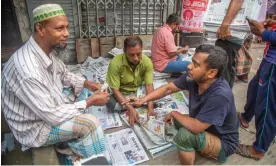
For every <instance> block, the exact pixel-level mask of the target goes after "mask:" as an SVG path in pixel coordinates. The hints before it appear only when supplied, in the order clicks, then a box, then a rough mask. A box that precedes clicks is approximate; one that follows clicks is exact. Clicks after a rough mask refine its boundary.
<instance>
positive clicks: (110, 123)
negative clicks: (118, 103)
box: [85, 106, 122, 130]
mask: <svg viewBox="0 0 276 166" xmlns="http://www.w3.org/2000/svg"><path fill="white" fill-rule="evenodd" d="M85 113H91V114H93V115H95V116H96V117H97V119H98V120H99V121H100V123H101V126H102V128H103V130H106V129H110V128H115V127H120V126H122V121H121V119H120V116H119V114H118V113H110V112H108V109H107V107H106V106H91V107H89V108H88V109H86V110H85Z"/></svg>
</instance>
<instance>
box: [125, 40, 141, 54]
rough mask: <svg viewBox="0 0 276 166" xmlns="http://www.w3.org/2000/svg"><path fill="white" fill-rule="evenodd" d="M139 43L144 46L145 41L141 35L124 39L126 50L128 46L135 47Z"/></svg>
mask: <svg viewBox="0 0 276 166" xmlns="http://www.w3.org/2000/svg"><path fill="white" fill-rule="evenodd" d="M137 44H139V45H140V46H141V47H143V41H142V39H141V38H140V37H139V36H129V37H127V38H126V39H125V41H124V51H126V49H127V48H128V47H135V46H136V45H137Z"/></svg>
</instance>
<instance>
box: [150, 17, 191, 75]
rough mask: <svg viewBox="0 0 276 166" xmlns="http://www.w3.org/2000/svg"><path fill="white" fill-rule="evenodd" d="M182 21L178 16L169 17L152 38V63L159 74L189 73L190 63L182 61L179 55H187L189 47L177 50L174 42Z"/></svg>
mask: <svg viewBox="0 0 276 166" xmlns="http://www.w3.org/2000/svg"><path fill="white" fill-rule="evenodd" d="M180 23H181V19H180V17H179V16H177V15H176V14H171V15H169V17H168V19H167V21H166V24H165V25H164V26H162V27H160V28H159V29H157V30H156V32H155V33H154V35H153V38H152V47H151V55H152V63H153V66H154V69H155V70H156V71H158V72H165V73H174V72H176V73H179V72H183V71H187V66H188V65H189V64H190V62H189V61H182V57H181V56H180V55H178V54H180V53H186V52H187V51H188V48H189V47H188V46H186V47H184V48H180V49H177V48H176V45H175V42H174V35H173V34H174V32H175V31H176V30H177V29H178V27H179V24H180Z"/></svg>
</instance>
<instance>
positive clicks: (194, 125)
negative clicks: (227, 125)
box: [170, 111, 211, 134]
mask: <svg viewBox="0 0 276 166" xmlns="http://www.w3.org/2000/svg"><path fill="white" fill-rule="evenodd" d="M170 116H171V117H172V118H174V119H175V120H177V121H178V122H179V123H180V124H181V125H182V126H183V127H185V128H186V129H187V130H189V131H191V132H193V133H195V134H198V133H201V132H203V131H205V130H206V129H207V128H208V127H210V126H211V124H208V123H204V122H201V121H199V120H197V119H196V118H192V117H189V116H188V115H183V114H180V113H179V112H177V111H172V112H171V113H170Z"/></svg>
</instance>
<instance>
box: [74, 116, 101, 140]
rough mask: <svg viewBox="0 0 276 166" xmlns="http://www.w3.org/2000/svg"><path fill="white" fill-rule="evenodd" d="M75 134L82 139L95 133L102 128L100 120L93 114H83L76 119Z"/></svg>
mask: <svg viewBox="0 0 276 166" xmlns="http://www.w3.org/2000/svg"><path fill="white" fill-rule="evenodd" d="M74 121H75V122H74V123H75V124H74V126H73V133H75V134H76V135H78V138H82V137H85V136H87V135H88V134H90V133H91V132H95V131H96V130H97V129H98V128H99V127H100V126H101V124H100V122H99V120H98V119H97V118H96V117H95V116H94V115H92V114H82V115H80V116H77V117H75V118H74Z"/></svg>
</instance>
